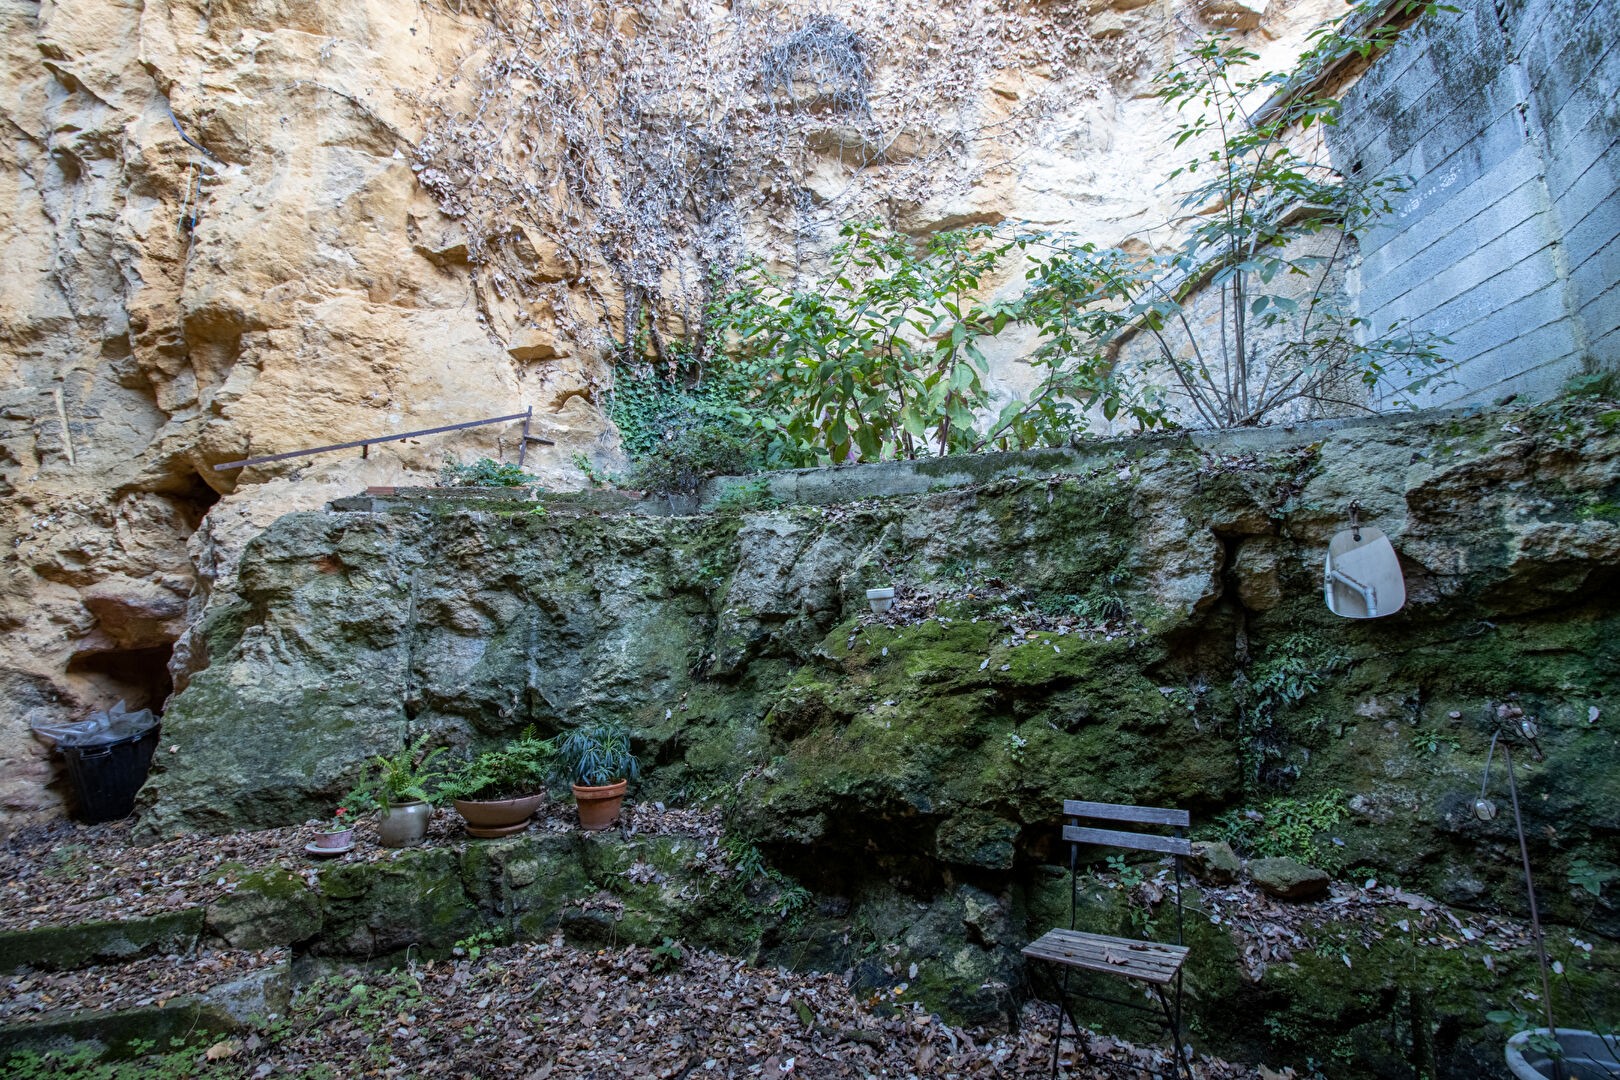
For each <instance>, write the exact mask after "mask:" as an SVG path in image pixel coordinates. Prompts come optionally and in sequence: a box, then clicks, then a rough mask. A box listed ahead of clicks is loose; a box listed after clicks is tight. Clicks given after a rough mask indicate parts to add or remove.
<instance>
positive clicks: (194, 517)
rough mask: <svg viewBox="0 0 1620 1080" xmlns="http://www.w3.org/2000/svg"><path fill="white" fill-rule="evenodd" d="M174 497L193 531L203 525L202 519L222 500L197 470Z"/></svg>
mask: <svg viewBox="0 0 1620 1080" xmlns="http://www.w3.org/2000/svg"><path fill="white" fill-rule="evenodd" d="M174 497H175V498H176V499H177V500H179V502H180V503H181V505H182V506H183V508H184V510H185V514H186V522H187V525H188V526H189V527H190V528H191V529H193V530H195V529H196V528H197V526H199V525H201V524H202V519H203V518H204V517H205V516H206V515H207V514H208V511H209V510H211V509H212V508H213V506H214V504H215V503H217V502H219V500H220V499H221V498H222V496H221V495H220V493H219V492H218V491H216V490H214V488H213V487H212V486H211V485H210V484H209V483H208V481H207V480H204V479H203V476H202V473H200V472H197V471H195V470H193V471H192V473H191V475H190V476H188V477H187V478H186V479H185V481H184V483H183V484H182V486H181V488H180V490H179V491H177V492H175V495H174Z"/></svg>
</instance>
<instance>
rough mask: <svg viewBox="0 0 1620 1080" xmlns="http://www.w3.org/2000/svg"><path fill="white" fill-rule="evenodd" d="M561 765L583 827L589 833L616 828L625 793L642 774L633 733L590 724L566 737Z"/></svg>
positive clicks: (559, 755) (561, 745)
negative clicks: (633, 744) (614, 823)
mask: <svg viewBox="0 0 1620 1080" xmlns="http://www.w3.org/2000/svg"><path fill="white" fill-rule="evenodd" d="M557 762H558V765H559V766H560V767H561V769H562V771H563V772H564V773H566V774H567V776H568V778H569V779H570V780H571V781H572V782H573V786H574V801H575V802H576V803H578V804H579V822H580V827H581V828H583V829H585V830H586V831H587V832H592V831H595V830H597V829H605V828H607V827H608V826H610V825H612V824H613V822H614V821H615V820H616V819H617V818H618V816H619V808H620V806H621V805H622V804H623V803H624V792H625V789H626V788H627V787H628V786H629V782H630V781H631V780H634V779H635V778H636V777H638V776H639V775H640V774H641V765H640V762H638V761H637V760H636V755H635V754H633V753H631V752H630V735H629V733H627V732H626V731H625V730H624V729H623V728H619V727H613V726H611V725H608V724H588V725H586V726H584V727H579V728H575V729H574V730H573V731H571V732H569V733H568V734H567V735H565V736H563V738H562V741H561V742H560V743H559V744H558V746H557Z"/></svg>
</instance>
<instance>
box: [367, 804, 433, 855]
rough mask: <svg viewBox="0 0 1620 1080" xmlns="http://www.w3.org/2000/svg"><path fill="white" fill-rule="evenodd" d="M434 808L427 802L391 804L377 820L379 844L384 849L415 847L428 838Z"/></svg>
mask: <svg viewBox="0 0 1620 1080" xmlns="http://www.w3.org/2000/svg"><path fill="white" fill-rule="evenodd" d="M432 818H433V807H431V806H429V805H428V804H427V803H425V802H408V803H390V804H389V806H388V809H387V810H386V811H384V812H383V815H382V817H380V818H378V819H377V842H378V843H379V844H381V845H382V846H383V847H413V846H415V845H417V844H420V843H421V842H422V840H423V838H425V837H426V836H427V829H428V822H429V821H431V820H432Z"/></svg>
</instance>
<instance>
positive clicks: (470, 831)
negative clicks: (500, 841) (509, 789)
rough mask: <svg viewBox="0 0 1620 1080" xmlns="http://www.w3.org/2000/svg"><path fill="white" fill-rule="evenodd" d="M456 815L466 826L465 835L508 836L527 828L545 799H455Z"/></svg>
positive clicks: (538, 796)
mask: <svg viewBox="0 0 1620 1080" xmlns="http://www.w3.org/2000/svg"><path fill="white" fill-rule="evenodd" d="M452 801H453V802H454V803H455V805H456V813H458V814H460V815H461V817H462V820H463V821H465V822H466V823H467V835H469V836H481V837H486V838H487V837H494V836H511V835H512V834H513V833H517V832H522V831H523V830H524V829H526V828H528V825H529V819H530V818H531V817H533V816H534V812H535V811H536V810H538V809H539V808H540V804H541V803H543V802H545V801H546V797H545V796H544V795H524V796H522V797H521V798H517V799H454V800H452Z"/></svg>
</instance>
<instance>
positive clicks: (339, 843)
mask: <svg viewBox="0 0 1620 1080" xmlns="http://www.w3.org/2000/svg"><path fill="white" fill-rule="evenodd" d="M352 843H354V830H353V829H336V830H331V831H328V832H323V833H321V834H320V835H319V836H317V837H316V838H315V846H316V847H318V848H334V849H337V850H342V849H343V848H346V847H348V846H349V845H350V844H352Z"/></svg>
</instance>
